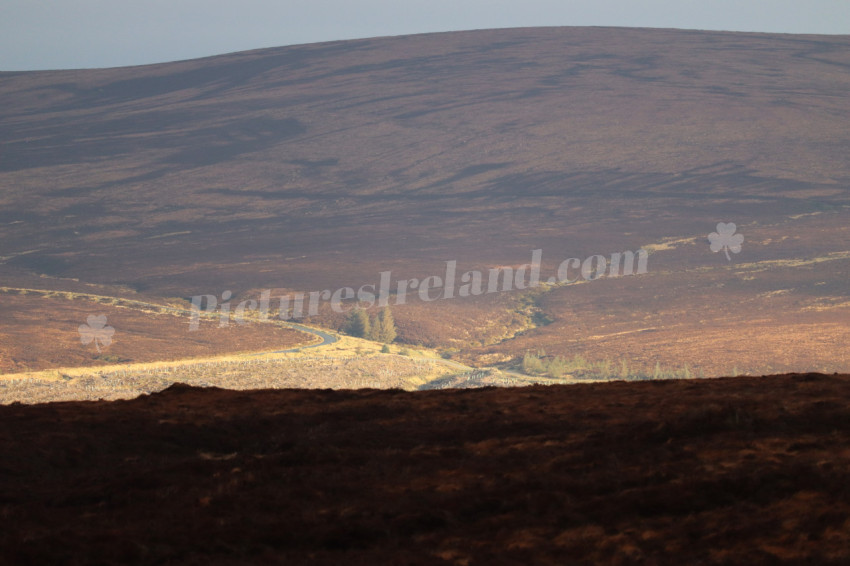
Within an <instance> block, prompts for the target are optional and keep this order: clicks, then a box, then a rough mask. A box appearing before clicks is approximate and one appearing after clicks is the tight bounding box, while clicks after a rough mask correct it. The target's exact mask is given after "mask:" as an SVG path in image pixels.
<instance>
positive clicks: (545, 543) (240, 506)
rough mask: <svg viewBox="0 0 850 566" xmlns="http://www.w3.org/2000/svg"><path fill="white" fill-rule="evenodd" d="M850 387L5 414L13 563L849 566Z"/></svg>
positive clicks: (661, 388)
mask: <svg viewBox="0 0 850 566" xmlns="http://www.w3.org/2000/svg"><path fill="white" fill-rule="evenodd" d="M848 401H850V375H832V376H827V375H821V374H791V375H781V376H771V377H741V378H724V379H712V380H699V381H663V382H641V383H624V382H618V383H609V384H594V385H576V386H552V387H543V386H535V387H529V388H518V389H479V390H454V391H428V392H417V393H405V392H401V391H377V390H359V391H330V390H311V391H307V390H279V391H250V392H235V391H227V390H222V389H215V388H210V389H197V388H192V387H189V386H186V385H174V386H173V387H171V388H169V389H167V390H165V391H163V392H161V393H158V394H153V395H150V396H143V397H140V398H137V399H134V400H131V401H116V402H70V403H55V404H47V405H35V406H25V405H12V406H4V407H0V445H2V447H3V455H2V460H0V517H2V523H3V528H2V529H0V563H4V564H12V563H14V564H130V563H134V564H163V563H169V564H210V563H214V564H249V563H250V564H266V563H268V564H271V563H286V564H299V563H311V564H347V565H350V564H369V565H378V564H469V565H475V564H482V565H494V564H535V565H539V564H571V563H580V564H637V563H641V564H697V563H700V564H780V563H781V564H797V563H803V562H806V563H817V564H847V563H848V560H850V544H848V540H850V483H848V477H847V470H848V469H850V403H848Z"/></svg>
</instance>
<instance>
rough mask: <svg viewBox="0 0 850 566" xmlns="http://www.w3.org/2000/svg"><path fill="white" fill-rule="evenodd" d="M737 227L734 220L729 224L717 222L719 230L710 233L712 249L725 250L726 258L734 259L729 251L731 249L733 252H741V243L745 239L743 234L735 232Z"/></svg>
mask: <svg viewBox="0 0 850 566" xmlns="http://www.w3.org/2000/svg"><path fill="white" fill-rule="evenodd" d="M737 229H738V227H737V226H735V223H734V222H730V223H728V224H724V223H723V222H719V223H718V224H717V232H712V233H711V234H709V235H708V241H709V242H711V251H713V252H714V253H717V252H719V251H720V250H723V251H724V252H726V259H728V260H729V261H732V258H731V257H730V256H729V252H730V251H731V252H732V253H733V254H737V253H740V252H741V243H743V241H744V236H743V235H742V234H736V233H735V230H737Z"/></svg>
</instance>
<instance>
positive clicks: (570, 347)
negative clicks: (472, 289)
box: [0, 28, 850, 375]
mask: <svg viewBox="0 0 850 566" xmlns="http://www.w3.org/2000/svg"><path fill="white" fill-rule="evenodd" d="M848 47H850V38H848V37H846V36H830V37H825V36H824V37H821V36H795V35H771V34H746V33H720V32H699V31H675V30H636V29H615V28H534V29H511V30H485V31H475V32H458V33H446V34H428V35H416V36H406V37H396V38H381V39H369V40H356V41H344V42H333V43H323V44H313V45H302V46H293V47H283V48H276V49H264V50H258V51H251V52H244V53H234V54H229V55H221V56H216V57H210V58H206V59H198V60H193V61H184V62H177V63H168V64H161V65H151V66H143V67H129V68H117V69H102V70H79V71H55V72H32V73H0V258H2V259H0V261H2V264H0V270H2V271H0V286H9V287H25V288H33V289H43V288H45V285H46V284H48V285H49V286H50V288H53V287H59V288H62V287H63V286H65V285H77V286H87V285H88V286H101V287H105V288H107V289H108V290H109V292H108V293H107V292H101V294H108V295H119V296H121V295H122V294H123V296H130V297H132V296H136V295H141V296H144V297H146V298H148V299H150V300H152V299H156V298H158V299H168V300H172V299H178V298H183V299H185V298H188V297H191V296H193V295H200V294H210V295H214V296H216V297H221V296H222V294H223V293H224V292H225V291H228V290H229V291H232V292H233V294H234V301H238V300H243V299H246V298H256V297H257V296H258V295H259V294H260V293H261V291H262V290H264V289H275V290H278V289H280V290H284V291H302V292H310V291H320V290H325V289H327V290H331V291H332V290H335V289H340V288H343V287H346V286H351V287H353V288H358V287H360V286H362V285H364V284H374V283H376V282H377V280H378V277H379V273H381V272H385V271H391V272H392V276H393V280H394V281H395V280H401V279H407V278H412V277H415V278H418V279H423V278H426V277H429V276H434V275H440V274H442V273H443V272H444V271H445V262H447V261H450V260H456V261H457V265H458V269H459V270H463V271H465V270H485V271H486V270H488V269H491V268H495V267H498V266H514V267H516V266H519V265H521V264H524V263H527V262H529V261H530V258H531V252H532V250H535V249H540V250H543V272H544V274H545V275H544V280H545V279H546V277H549V276H551V275H552V274H554V273H555V272H556V270H557V267H558V264H559V263H560V262H561V261H563V260H565V259H567V258H577V259H579V260H583V259H584V258H588V257H591V256H593V255H602V256H604V257H610V255H611V254H612V253H617V252H623V251H626V250H631V251H636V250H637V249H639V248H641V247H643V248H645V249H647V250H649V251H650V252H651V255H650V257H649V265H648V272H647V273H646V274H644V275H640V276H635V277H621V278H602V279H599V280H596V281H590V282H585V281H579V283H581V284H575V285H566V286H561V287H555V288H552V289H547V290H546V291H547V292H545V293H539V294H537V295H533V296H531V295H528V294H526V295H522V296H520V295H518V294H516V293H496V294H489V295H482V296H480V297H470V298H464V299H460V298H455V299H453V300H442V301H435V302H421V301H418V300H416V299H415V298H414V299H412V300H411V301H409V302H408V304H407V305H404V306H400V307H398V308H397V309H395V310H396V319H397V321H398V326H399V330H400V336H401V338H402V339H403V340H406V341H407V342H409V343H412V344H416V343H422V344H424V345H426V346H434V347H438V348H442V349H446V350H451V351H452V352H454V355H456V356H458V357H460V358H461V359H463V360H464V361H467V362H469V363H476V364H485V365H487V364H498V363H506V364H510V363H515V362H516V360H518V359H519V357H521V356H522V355H523V354H524V353H525V352H526V351H528V350H534V351H536V350H537V349H539V348H543V349H545V350H546V353H547V354H548V355H549V356H553V355H560V356H573V355H577V354H578V355H582V356H585V357H586V358H588V359H593V360H603V359H608V360H611V362H612V363H615V364H618V363H620V361H622V360H625V361H627V362H628V363H629V364H631V365H632V366H633V367H640V368H643V369H645V370H651V368H652V367H653V366H654V365H656V364H658V363H660V364H663V365H665V366H674V365H679V366H681V365H683V364H685V363H687V364H689V365H690V366H691V367H693V368H695V369H698V370H700V371H702V372H703V373H705V374H706V375H723V374H730V373H733V370H739V371H741V372H748V371H749V372H757V373H767V372H771V371H774V372H781V371H803V370H810V369H819V370H822V371H830V372H831V371H838V370H841V369H846V368H847V364H848V362H850V359H848V356H850V354H848V351H850V350H848V348H847V347H846V346H847V344H848V337H850V329H849V328H848V320H850V318H848V314H850V312H848V308H850V298H848V290H847V285H846V281H847V279H848V276H850V272H849V271H848V267H850V263H848V260H850V248H848V232H847V230H848V226H850V222H848V215H850V209H848V207H850V193H848V179H850V161H848V160H847V157H846V156H847V154H848V149H850V134H848V132H850V129H848V124H850V120H848V118H850V99H848V97H847V96H846V93H847V92H848V90H850V74H848V72H847V71H848V69H850V49H848ZM718 222H734V223H736V224H737V229H738V233H740V234H742V235H743V236H744V237H745V241H744V244H743V249H742V250H741V251H740V253H737V254H732V255H731V256H730V259H729V260H727V259H726V257H725V256H724V254H723V253H712V252H711V250H710V249H709V244H708V240H707V236H708V234H709V233H710V232H713V231H714V230H715V226H716V225H717V223H718ZM75 280H76V281H75ZM585 283H586V284H585ZM282 292H283V291H282ZM5 300H6V297H5V296H4V295H2V294H0V301H5ZM2 304H3V305H4V306H5V303H2ZM234 304H235V303H234ZM44 308H45V310H46V311H48V312H55V313H61V312H63V310H64V309H65V308H66V303H64V302H63V301H61V300H57V299H54V300H53V301H52V302H50V303H45V304H44ZM74 316H76V315H74ZM52 318H53V317H49V316H48V317H43V316H40V317H31V318H27V317H22V316H18V317H17V318H16V319H15V320H16V321H17V326H16V330H15V331H12V330H11V329H10V328H9V327H8V326H6V325H7V324H8V323H7V322H6V321H0V325H2V327H0V331H3V334H4V338H3V340H4V341H7V343H11V342H13V341H15V340H18V339H17V338H16V336H18V335H19V332H23V335H25V336H30V335H31V334H38V333H39V331H40V330H41V329H44V328H47V329H49V330H50V331H51V332H70V333H71V336H72V338H75V337H74V334H73V333H74V329H75V328H76V324H79V322H82V320H80V321H79V322H77V321H76V320H73V321H69V322H68V323H67V324H64V325H62V326H60V325H58V323H57V321H56V320H52ZM60 318H61V317H60ZM69 318H71V317H70V315H69ZM21 320H24V322H21ZM313 322H315V323H319V324H324V325H326V326H327V327H330V328H336V327H338V325H339V324H340V322H341V315H338V314H336V313H333V312H331V311H330V309H329V308H326V307H323V309H322V310H321V312H320V313H319V315H318V316H316V317H314V321H313ZM544 323H550V324H548V325H544ZM27 324H28V325H30V326H33V327H34V330H31V331H29V332H28V331H26V330H23V331H21V329H20V327H21V326H22V325H24V326H25V325H27ZM117 331H118V333H117V334H116V344H117V343H118V341H119V340H120V339H121V338H122V336H123V339H124V340H125V341H126V340H135V339H136V338H134V331H135V327H134V326H133V325H132V324H131V323H128V327H126V328H124V329H122V328H118V329H117ZM122 331H123V334H122ZM166 334H167V333H166ZM27 339H28V340H29V339H30V338H27ZM22 348H23V347H22V346H20V344H17V345H16V346H15V348H7V349H6V351H7V353H6V354H5V355H6V356H7V358H6V359H5V360H4V362H5V365H6V366H7V367H14V368H19V367H21V366H22V365H23V364H24V363H25V361H22V360H15V359H12V358H11V356H13V355H14V354H10V353H8V352H13V351H20V350H21V349H22ZM67 357H68V359H78V358H79V352H76V353H75V352H70V353H69V354H68V355H67ZM26 363H29V362H26ZM57 363H58V362H57Z"/></svg>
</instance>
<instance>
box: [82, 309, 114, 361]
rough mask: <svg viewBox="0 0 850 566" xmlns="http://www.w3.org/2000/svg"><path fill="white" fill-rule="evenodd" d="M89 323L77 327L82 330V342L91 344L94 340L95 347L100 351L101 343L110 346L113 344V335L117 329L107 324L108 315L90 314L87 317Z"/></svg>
mask: <svg viewBox="0 0 850 566" xmlns="http://www.w3.org/2000/svg"><path fill="white" fill-rule="evenodd" d="M86 322H87V324H81V325H80V327H79V328H78V329H77V330H78V331H79V332H80V342H82V343H83V345H86V344H91V343H92V341H94V347H95V348H97V351H98V353H100V345H101V344H103V345H104V347H105V346H109V345H110V344H112V335H113V334H115V329H114V328H112V327H111V326H107V325H106V315H105V314H101V315H93V314H90V315H89V316H88V317H86Z"/></svg>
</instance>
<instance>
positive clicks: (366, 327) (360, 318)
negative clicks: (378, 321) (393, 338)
mask: <svg viewBox="0 0 850 566" xmlns="http://www.w3.org/2000/svg"><path fill="white" fill-rule="evenodd" d="M371 326H372V325H371V324H370V323H369V315H367V314H366V311H364V310H363V309H361V308H356V309H354V310H352V311H351V312H349V313H348V319H347V320H346V322H345V332H346V333H347V334H350V335H351V336H357V337H358V338H363V337H366V336H368V335H369V333H370V332H371Z"/></svg>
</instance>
